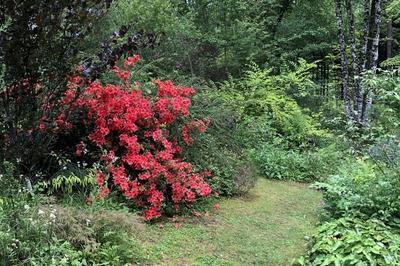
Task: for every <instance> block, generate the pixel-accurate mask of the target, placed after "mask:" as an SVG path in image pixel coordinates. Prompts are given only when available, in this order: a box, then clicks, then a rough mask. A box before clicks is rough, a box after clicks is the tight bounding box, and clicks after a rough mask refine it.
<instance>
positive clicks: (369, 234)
mask: <svg viewBox="0 0 400 266" xmlns="http://www.w3.org/2000/svg"><path fill="white" fill-rule="evenodd" d="M295 264H297V265H315V266H317V265H321V266H322V265H326V266H329V265H400V236H399V235H398V234H396V233H394V232H392V231H391V230H390V228H389V227H387V226H385V225H384V224H383V223H381V222H380V221H378V220H368V221H363V220H359V219H354V218H341V219H338V220H334V221H332V222H328V223H324V224H323V225H321V226H320V227H319V230H318V232H317V233H316V234H315V235H314V236H313V242H312V247H311V249H310V251H309V252H308V254H307V256H305V257H302V258H300V259H299V260H298V261H297V263H295Z"/></svg>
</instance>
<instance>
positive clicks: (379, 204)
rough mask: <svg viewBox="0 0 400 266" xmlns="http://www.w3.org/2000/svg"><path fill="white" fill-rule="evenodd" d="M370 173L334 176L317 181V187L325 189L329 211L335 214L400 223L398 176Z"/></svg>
mask: <svg viewBox="0 0 400 266" xmlns="http://www.w3.org/2000/svg"><path fill="white" fill-rule="evenodd" d="M355 172H356V171H355ZM359 172H361V170H359ZM369 175H370V176H368V175H357V174H354V176H353V177H349V176H333V177H331V178H330V179H329V180H328V181H327V182H326V183H318V184H316V187H317V188H320V189H323V190H324V201H325V210H326V211H327V215H328V216H329V217H334V218H337V217H343V216H349V215H355V216H358V217H360V218H364V219H366V218H376V219H380V220H382V221H384V222H386V223H387V224H390V225H397V226H399V225H400V197H399V195H400V184H399V178H398V176H387V177H385V176H380V175H379V176H374V174H371V172H369Z"/></svg>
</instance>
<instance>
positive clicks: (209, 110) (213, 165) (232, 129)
mask: <svg viewBox="0 0 400 266" xmlns="http://www.w3.org/2000/svg"><path fill="white" fill-rule="evenodd" d="M223 104H224V103H223V102H222V101H221V100H220V99H218V97H215V95H214V94H212V93H211V94H210V93H207V92H205V93H200V94H199V95H197V96H196V97H195V98H194V102H193V108H192V114H193V115H194V116H197V117H198V116H201V117H210V118H211V121H212V123H211V125H210V126H209V127H208V128H207V130H206V132H205V133H204V134H201V135H199V136H197V141H196V142H195V143H194V144H193V146H190V147H188V149H187V152H186V153H185V157H187V158H188V159H189V160H190V161H191V162H192V163H193V164H194V165H195V166H197V167H198V168H199V169H208V170H210V171H211V173H212V175H213V176H212V178H211V179H210V180H209V183H210V184H211V186H212V188H213V190H214V191H216V192H218V193H220V194H221V195H225V196H234V195H242V194H244V193H246V192H247V191H248V190H249V189H250V188H252V187H253V186H254V185H255V180H256V175H255V173H254V170H253V165H252V163H251V162H250V161H249V160H248V158H247V156H246V154H245V152H244V149H243V148H244V146H243V145H242V142H241V140H240V132H241V131H240V129H239V128H237V125H236V124H237V123H236V120H237V119H238V117H239V114H238V112H237V111H235V110H234V109H233V108H232V107H231V106H225V107H226V108H221V106H222V105H223Z"/></svg>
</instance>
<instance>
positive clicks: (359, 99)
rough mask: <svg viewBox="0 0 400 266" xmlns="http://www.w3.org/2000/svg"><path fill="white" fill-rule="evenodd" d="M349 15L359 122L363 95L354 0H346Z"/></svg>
mask: <svg viewBox="0 0 400 266" xmlns="http://www.w3.org/2000/svg"><path fill="white" fill-rule="evenodd" d="M346 7H347V8H346V9H347V17H348V23H349V35H350V55H351V63H352V67H353V80H354V84H353V107H354V111H355V115H354V119H355V120H356V121H357V122H359V123H360V122H361V113H362V97H361V76H360V67H359V63H358V59H357V47H356V36H355V35H356V33H355V29H354V13H353V3H352V0H346Z"/></svg>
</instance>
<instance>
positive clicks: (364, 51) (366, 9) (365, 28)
mask: <svg viewBox="0 0 400 266" xmlns="http://www.w3.org/2000/svg"><path fill="white" fill-rule="evenodd" d="M369 10H370V0H364V21H363V40H362V45H361V56H360V72H361V73H362V72H364V71H365V70H366V68H367V59H368V57H367V51H368V37H369V18H370V11H369Z"/></svg>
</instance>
